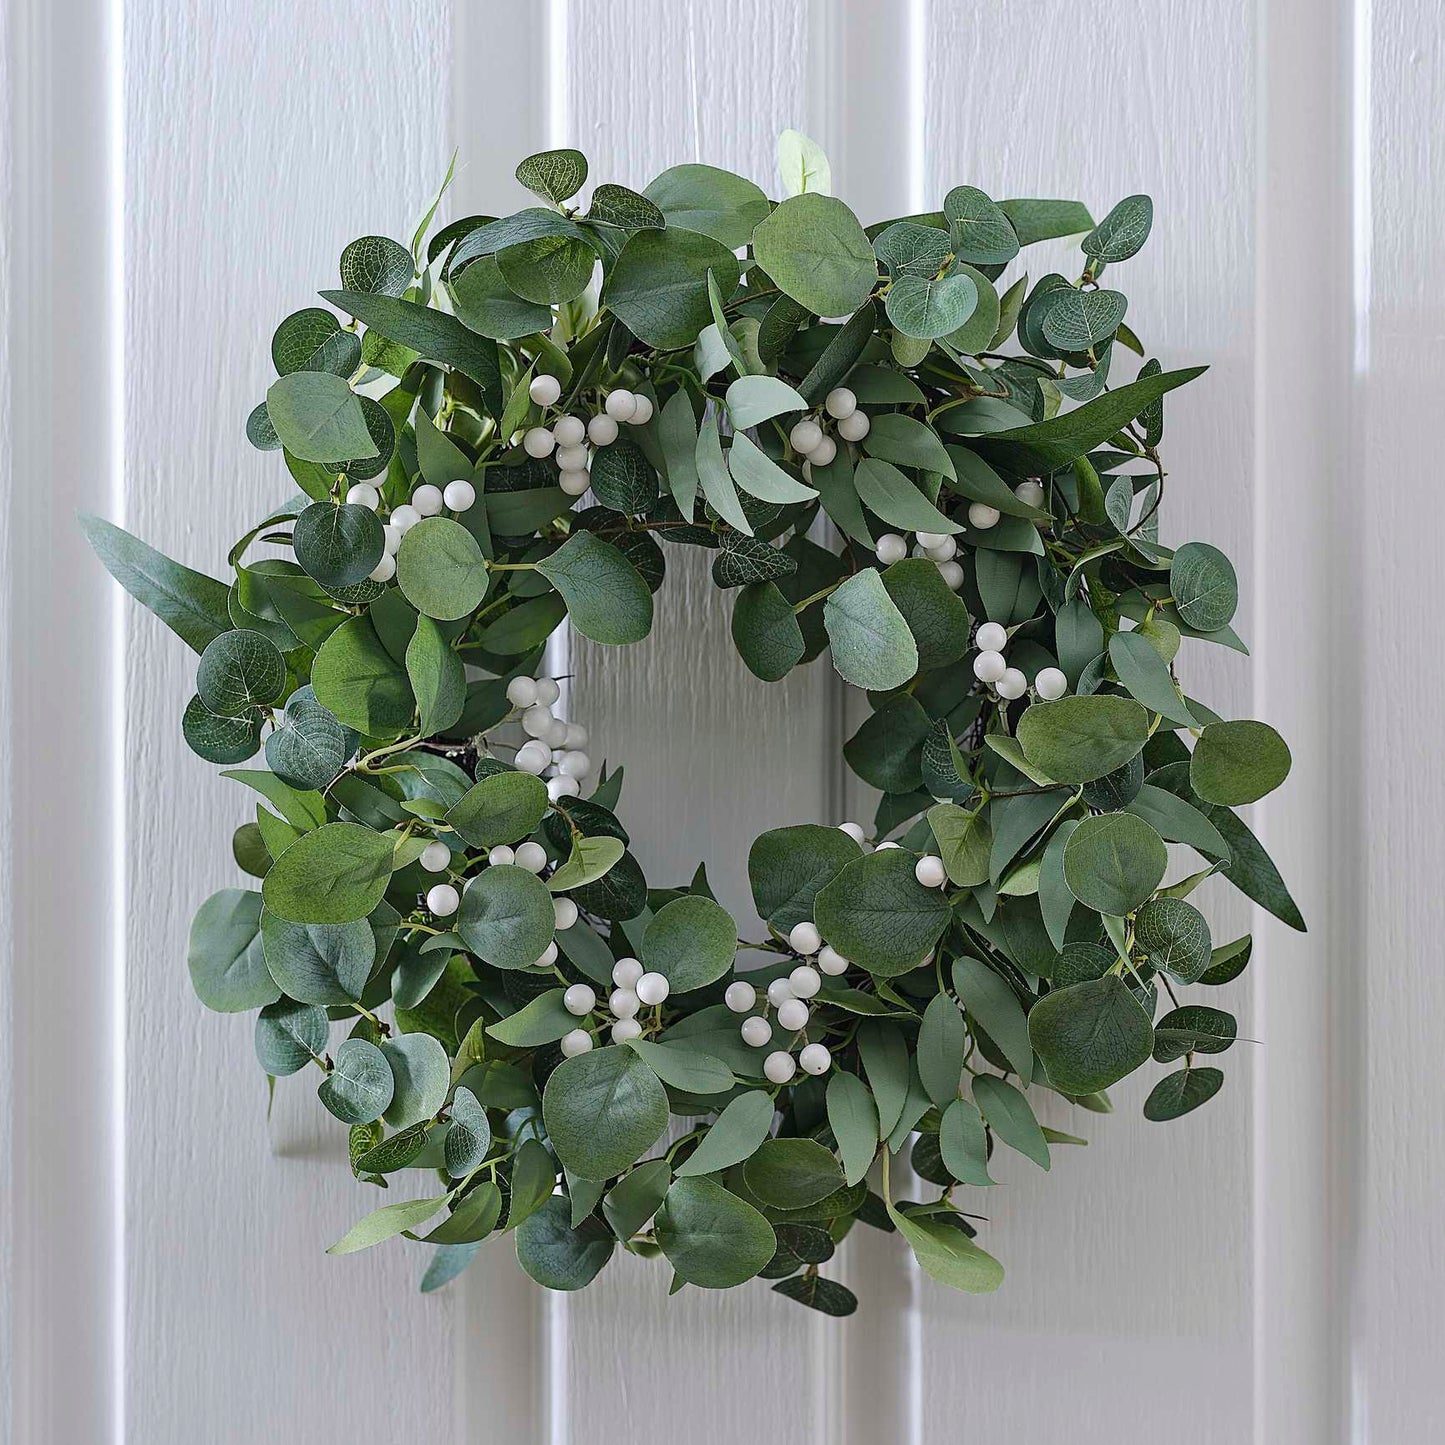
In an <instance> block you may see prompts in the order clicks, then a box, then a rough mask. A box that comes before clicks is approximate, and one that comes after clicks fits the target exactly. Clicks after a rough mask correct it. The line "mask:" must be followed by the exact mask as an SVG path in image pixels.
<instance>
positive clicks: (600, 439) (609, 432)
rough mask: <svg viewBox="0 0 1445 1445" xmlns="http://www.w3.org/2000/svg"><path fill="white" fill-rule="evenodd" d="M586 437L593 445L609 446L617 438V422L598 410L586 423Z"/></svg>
mask: <svg viewBox="0 0 1445 1445" xmlns="http://www.w3.org/2000/svg"><path fill="white" fill-rule="evenodd" d="M587 439H588V440H589V441H590V442H591V443H592V445H593V446H595V447H610V446H611V445H612V443H613V442H615V441H616V440H617V423H616V422H615V421H613V420H612V418H611V417H610V416H608V415H606V413H603V412H599V413H598V414H597V415H596V416H594V417H593V418H592V420H591V421H589V422H588V423H587Z"/></svg>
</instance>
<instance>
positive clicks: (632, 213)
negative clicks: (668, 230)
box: [587, 182, 701, 231]
mask: <svg viewBox="0 0 1445 1445" xmlns="http://www.w3.org/2000/svg"><path fill="white" fill-rule="evenodd" d="M587 219H588V220H589V221H598V222H600V223H601V224H602V225H604V226H617V227H619V228H620V229H622V230H626V231H636V230H641V229H643V228H644V227H655V228H657V229H658V230H661V229H662V227H664V226H665V225H667V217H666V216H664V215H663V213H662V212H661V211H660V210H658V208H657V207H656V206H655V205H654V204H653V203H652V202H651V201H649V200H648V199H647V197H646V196H639V195H638V194H637V192H636V191H630V190H628V188H627V187H626V186H618V185H613V184H611V183H610V182H609V183H608V184H605V185H601V186H598V187H597V188H596V189H595V190H594V191H593V192H592V204H591V205H590V206H589V207H588V208H587ZM692 229H693V230H699V229H701V228H700V227H697V226H694V227H693V228H692Z"/></svg>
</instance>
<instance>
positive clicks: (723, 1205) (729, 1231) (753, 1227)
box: [655, 1179, 778, 1289]
mask: <svg viewBox="0 0 1445 1445" xmlns="http://www.w3.org/2000/svg"><path fill="white" fill-rule="evenodd" d="M655 1228H656V1232H657V1242H658V1244H659V1245H661V1246H662V1252H663V1254H665V1255H666V1256H667V1261H668V1263H669V1264H670V1265H671V1266H672V1267H673V1269H674V1270H676V1272H677V1274H678V1277H679V1278H681V1279H685V1280H686V1281H687V1282H688V1283H689V1284H695V1285H698V1286H700V1287H701V1288H703V1289H731V1288H732V1287H733V1286H734V1285H739V1284H742V1283H743V1282H744V1281H746V1280H750V1279H752V1278H753V1276H754V1275H756V1274H757V1273H758V1272H759V1271H760V1270H761V1269H762V1268H763V1266H764V1265H766V1264H767V1262H768V1261H769V1260H770V1259H771V1258H772V1257H773V1254H774V1253H775V1252H776V1250H777V1245H778V1241H777V1237H776V1236H775V1235H774V1234H773V1228H772V1225H770V1224H769V1223H768V1221H767V1220H766V1219H764V1218H763V1216H762V1215H761V1214H759V1213H758V1211H757V1210H756V1209H754V1208H753V1207H752V1205H751V1204H748V1203H746V1202H745V1201H744V1200H742V1199H739V1198H738V1197H737V1195H736V1194H732V1193H729V1192H728V1190H726V1189H724V1188H723V1186H722V1185H721V1184H719V1183H718V1182H717V1181H716V1180H713V1179H675V1180H673V1183H672V1187H671V1188H670V1189H669V1190H668V1191H667V1198H666V1199H665V1200H663V1203H662V1208H661V1209H660V1210H658V1212H657V1222H656V1226H655Z"/></svg>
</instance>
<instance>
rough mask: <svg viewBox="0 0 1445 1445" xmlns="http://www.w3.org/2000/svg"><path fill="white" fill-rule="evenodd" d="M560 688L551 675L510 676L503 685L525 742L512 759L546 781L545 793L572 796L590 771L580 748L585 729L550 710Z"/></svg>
mask: <svg viewBox="0 0 1445 1445" xmlns="http://www.w3.org/2000/svg"><path fill="white" fill-rule="evenodd" d="M561 695H562V689H561V688H560V687H559V686H558V685H557V681H556V679H555V678H551V677H537V678H532V677H514V678H513V679H512V680H511V682H509V683H508V684H507V701H508V702H510V703H511V704H512V706H513V707H515V708H518V709H519V710H520V713H521V718H520V721H521V724H522V731H523V732H524V733H526V734H527V739H528V740H527V741H526V742H525V743H523V744H522V746H521V747H520V748H518V749H517V754H516V757H515V758H513V760H512V761H513V762H514V763H515V764H516V765H517V767H519V768H520V769H521V770H522V771H523V772H524V773H531V774H532V775H533V777H538V778H545V779H546V780H547V796H548V797H549V798H551V800H552V801H553V802H554V803H555V802H556V801H557V800H558V799H559V798H575V797H576V796H577V795H578V794H579V793H580V792H581V791H582V783H583V780H584V779H585V778H586V777H587V776H588V774H589V773H591V771H592V759H591V758H590V757H589V756H588V755H587V753H585V752H584V751H583V749H584V748H585V747H586V746H587V736H588V735H587V729H586V728H585V727H583V726H582V724H581V723H574V722H567V721H566V720H565V719H563V718H559V717H557V716H556V715H555V714H554V713H553V711H552V709H553V707H554V706H555V705H556V703H557V700H558V698H560V697H561Z"/></svg>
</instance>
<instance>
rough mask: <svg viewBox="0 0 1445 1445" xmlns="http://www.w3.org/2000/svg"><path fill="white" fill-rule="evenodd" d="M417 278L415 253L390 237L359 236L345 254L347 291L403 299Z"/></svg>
mask: <svg viewBox="0 0 1445 1445" xmlns="http://www.w3.org/2000/svg"><path fill="white" fill-rule="evenodd" d="M414 275H415V269H414V267H413V264H412V259H411V252H410V251H408V250H407V249H406V247H405V246H403V245H402V244H401V242H400V241H393V240H392V239H391V238H390V237H389V236H358V237H357V238H356V240H354V241H352V242H351V244H350V245H348V246H347V248H346V249H345V250H344V251H343V252H342V253H341V284H342V286H343V287H344V288H345V289H346V290H347V291H366V292H369V293H370V294H371V295H373V296H402V295H405V294H406V288H407V287H408V286H410V285H411V281H412V277H413V276H414ZM353 370H355V368H354V367H350V368H348V369H347V371H346V372H344V373H343V375H346V376H349V375H350V374H351V372H352V371H353Z"/></svg>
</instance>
